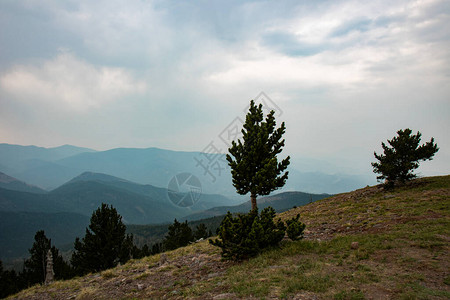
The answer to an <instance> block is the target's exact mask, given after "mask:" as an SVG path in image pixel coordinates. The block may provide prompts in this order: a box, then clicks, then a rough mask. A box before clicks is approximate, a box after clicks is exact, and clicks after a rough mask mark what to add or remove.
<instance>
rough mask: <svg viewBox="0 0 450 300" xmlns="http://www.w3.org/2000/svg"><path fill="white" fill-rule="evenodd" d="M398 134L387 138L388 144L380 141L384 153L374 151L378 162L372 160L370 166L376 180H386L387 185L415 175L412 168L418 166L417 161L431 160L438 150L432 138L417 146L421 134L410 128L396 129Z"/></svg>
mask: <svg viewBox="0 0 450 300" xmlns="http://www.w3.org/2000/svg"><path fill="white" fill-rule="evenodd" d="M397 134H398V136H396V137H394V138H392V140H388V143H389V145H390V147H389V146H387V145H386V144H385V143H381V146H382V147H383V151H384V154H380V155H378V154H377V153H376V152H374V155H375V158H376V159H377V160H378V162H373V163H372V167H373V171H374V172H375V173H378V174H381V175H380V176H377V179H378V180H386V184H387V186H388V187H391V186H393V185H394V184H395V183H396V182H400V183H404V182H405V181H408V180H411V179H413V178H415V177H416V175H415V174H414V173H413V170H415V169H417V168H418V167H419V161H421V160H422V161H425V160H432V159H433V156H434V154H435V153H436V152H437V151H438V150H439V148H438V147H437V145H436V144H435V143H434V138H431V140H430V141H429V142H427V143H426V144H423V145H421V146H419V144H420V140H421V136H422V134H421V133H420V132H417V134H412V131H411V129H409V128H407V129H405V130H399V131H397Z"/></svg>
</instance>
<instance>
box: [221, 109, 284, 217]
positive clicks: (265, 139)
mask: <svg viewBox="0 0 450 300" xmlns="http://www.w3.org/2000/svg"><path fill="white" fill-rule="evenodd" d="M274 114H275V112H274V111H271V112H270V113H269V114H268V115H267V117H266V119H265V121H264V114H263V111H262V104H260V105H259V106H256V105H255V102H254V101H253V100H252V101H251V102H250V108H249V112H248V113H247V116H246V119H245V123H244V128H243V129H242V134H243V137H242V141H241V140H238V142H237V143H236V142H235V141H233V142H232V146H231V147H230V148H229V149H228V152H229V154H227V161H228V164H229V166H230V167H231V175H232V178H233V186H234V187H235V188H236V191H237V192H238V193H239V194H241V195H246V194H248V193H250V199H251V202H252V210H254V209H257V204H256V197H257V196H258V195H268V194H269V193H270V192H272V191H274V190H276V189H278V188H280V187H282V186H284V184H285V183H286V180H287V178H288V173H289V172H285V173H284V174H282V172H284V171H285V170H286V169H287V167H288V165H289V159H290V157H289V156H288V157H287V158H285V159H283V160H282V161H281V162H278V159H277V155H278V154H279V153H280V152H281V151H282V148H283V146H284V139H283V140H281V138H282V136H283V134H284V132H285V130H286V128H285V124H284V122H283V123H282V124H281V126H280V127H279V128H275V126H276V122H275V117H274ZM281 174H282V175H281Z"/></svg>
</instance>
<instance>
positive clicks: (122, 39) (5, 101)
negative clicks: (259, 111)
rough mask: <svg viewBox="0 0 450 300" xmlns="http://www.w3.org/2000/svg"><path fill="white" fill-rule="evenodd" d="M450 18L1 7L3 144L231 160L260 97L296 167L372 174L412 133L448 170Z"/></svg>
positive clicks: (435, 165) (350, 4) (385, 12)
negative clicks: (387, 148) (225, 137)
mask: <svg viewBox="0 0 450 300" xmlns="http://www.w3.org/2000/svg"><path fill="white" fill-rule="evenodd" d="M448 24H450V2H449V1H446V0H436V1H433V0H431V1H410V0H408V1H401V0H396V1H390V0H389V1H273V2H266V1H249V2H243V1H220V2H219V1H197V2H194V1H189V2H188V1H129V0H128V1H125V0H124V1H112V0H105V1H79V0H76V1H59V0H54V1H50V0H49V1H46V0H41V1H31V0H30V1H21V0H2V1H0V142H4V143H14V144H21V145H30V144H34V145H38V146H44V147H53V146H59V145H62V144H72V145H77V146H84V147H91V148H94V149H97V150H106V149H110V148H115V147H159V148H165V149H172V150H189V151H201V150H203V149H205V147H207V146H208V144H209V143H210V142H214V143H215V145H216V146H217V148H220V149H222V150H223V151H226V146H225V145H224V144H220V143H221V140H220V138H219V135H220V134H221V133H222V132H223V131H224V129H226V128H228V125H229V124H230V123H231V122H232V121H233V120H234V119H235V118H236V117H241V118H242V117H243V116H244V110H245V108H246V106H247V105H248V103H249V101H250V99H253V98H255V97H257V96H258V95H259V94H260V92H265V94H266V95H267V96H268V97H269V98H270V99H271V100H272V101H273V103H275V105H276V106H277V107H278V108H279V112H278V113H277V116H278V117H277V121H279V122H281V121H285V122H286V127H287V132H286V135H285V138H286V149H285V152H284V153H286V154H290V155H291V156H292V157H293V159H294V161H301V160H303V163H305V161H304V160H305V159H310V158H314V159H318V160H322V161H328V162H330V163H331V164H333V165H334V166H337V167H338V169H339V168H341V170H342V172H352V171H353V172H355V173H358V172H361V173H364V172H366V173H367V172H371V166H370V162H371V161H373V160H374V159H373V151H374V150H377V151H379V150H380V148H381V147H380V143H381V142H382V141H385V140H386V139H390V138H392V137H393V136H394V135H395V133H396V131H397V130H399V129H402V128H407V127H409V128H411V129H412V130H413V131H417V130H419V131H421V132H422V134H423V140H429V139H430V138H431V136H433V137H435V139H436V142H437V144H438V146H439V147H440V151H439V152H438V154H437V155H436V159H435V160H433V161H432V162H427V163H424V167H423V168H422V170H421V172H423V174H424V175H430V174H448V173H449V169H450V168H449V167H450V151H449V149H450V133H449V129H450V118H449V117H450V80H449V79H450V42H449V40H450V26H449V25H448ZM307 161H308V160H307ZM311 161H312V160H311ZM312 168H314V167H312ZM317 168H318V169H320V168H323V165H322V167H319V166H318V167H317ZM324 168H326V167H324ZM332 169H333V168H332V167H330V169H329V171H330V172H333V171H336V170H332Z"/></svg>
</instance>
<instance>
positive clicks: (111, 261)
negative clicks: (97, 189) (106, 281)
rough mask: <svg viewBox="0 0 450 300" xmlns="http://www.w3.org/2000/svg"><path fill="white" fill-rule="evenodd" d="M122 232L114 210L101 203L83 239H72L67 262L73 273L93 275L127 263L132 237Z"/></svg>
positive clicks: (123, 226)
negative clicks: (69, 259)
mask: <svg viewBox="0 0 450 300" xmlns="http://www.w3.org/2000/svg"><path fill="white" fill-rule="evenodd" d="M125 230H126V227H125V225H124V224H123V223H122V217H121V216H120V215H119V214H118V213H117V210H116V209H115V208H114V207H112V206H109V205H106V204H104V203H102V205H101V207H99V208H98V209H97V210H96V211H94V212H93V214H92V216H91V223H90V225H89V228H86V234H85V236H84V238H83V239H82V240H80V239H79V238H76V240H75V244H74V248H75V251H74V253H73V254H72V260H71V262H72V265H73V266H74V267H75V269H76V271H77V273H78V274H80V275H81V274H85V273H88V272H97V271H101V270H106V269H109V268H113V267H115V266H116V265H117V264H118V263H119V262H120V263H125V262H127V261H128V260H129V259H130V255H131V250H132V247H133V237H132V236H131V235H126V234H125Z"/></svg>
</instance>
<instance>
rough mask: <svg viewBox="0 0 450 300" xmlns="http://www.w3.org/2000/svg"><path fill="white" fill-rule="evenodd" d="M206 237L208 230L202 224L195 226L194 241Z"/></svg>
mask: <svg viewBox="0 0 450 300" xmlns="http://www.w3.org/2000/svg"><path fill="white" fill-rule="evenodd" d="M208 236H209V235H208V228H207V227H206V225H205V224H203V223H201V224H199V225H197V227H196V228H195V231H194V239H195V240H199V239H206V238H207V237H208Z"/></svg>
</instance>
